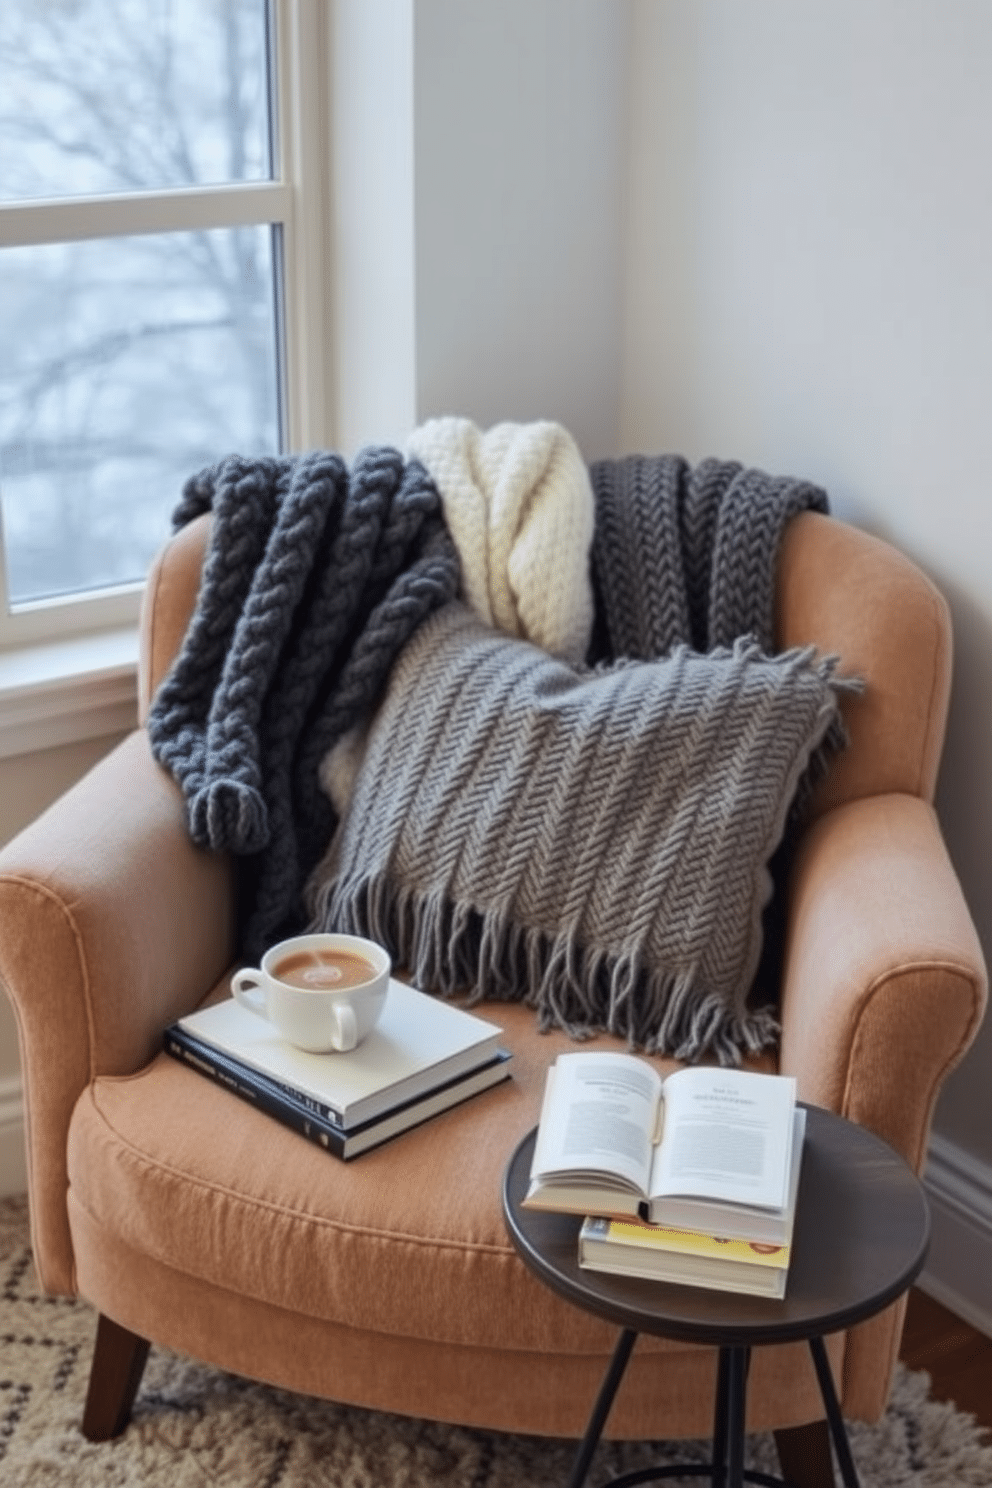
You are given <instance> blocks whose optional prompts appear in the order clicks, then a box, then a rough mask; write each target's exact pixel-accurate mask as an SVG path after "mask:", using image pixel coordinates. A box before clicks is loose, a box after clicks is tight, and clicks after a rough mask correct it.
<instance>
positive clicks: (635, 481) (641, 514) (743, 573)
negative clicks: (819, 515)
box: [590, 455, 827, 660]
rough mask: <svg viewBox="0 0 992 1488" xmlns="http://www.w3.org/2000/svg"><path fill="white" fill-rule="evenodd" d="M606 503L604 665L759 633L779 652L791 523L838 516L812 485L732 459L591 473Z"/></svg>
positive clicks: (597, 536) (651, 463)
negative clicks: (784, 546)
mask: <svg viewBox="0 0 992 1488" xmlns="http://www.w3.org/2000/svg"><path fill="white" fill-rule="evenodd" d="M590 476H591V478H592V485H593V493H594V496H595V502H596V527H595V533H594V536H593V546H592V571H593V584H594V589H595V595H596V621H597V626H596V635H595V637H594V652H593V659H595V660H601V659H603V658H604V657H620V656H635V657H640V658H642V659H645V660H646V659H648V658H651V657H655V656H664V655H665V653H666V652H667V651H670V650H671V648H672V647H673V646H675V645H677V644H678V643H680V642H685V643H686V644H687V645H689V646H692V648H693V649H694V650H696V651H710V650H712V649H713V647H714V646H732V645H733V643H734V641H735V640H736V639H737V638H738V636H742V635H751V636H754V637H755V639H756V640H757V642H758V644H759V645H760V646H761V649H762V650H763V651H771V650H772V649H773V646H774V630H773V622H774V603H775V565H776V560H777V557H778V548H779V542H780V539H781V536H782V533H783V531H784V530H785V526H786V523H787V522H788V521H789V520H790V518H792V517H793V516H795V515H797V513H799V512H801V511H819V512H826V511H827V496H826V492H825V491H823V490H821V489H820V487H819V486H814V485H810V483H809V482H808V481H803V480H795V479H793V478H792V477H788V476H772V475H766V474H765V472H764V471H761V470H748V469H746V468H745V467H744V466H742V465H739V464H737V463H736V462H735V461H730V460H703V461H702V462H701V463H700V464H699V465H696V466H692V465H690V464H689V463H688V461H686V460H684V459H683V458H682V456H681V455H651V456H646V455H630V456H628V457H626V458H625V459H622V460H600V461H598V462H597V463H596V464H594V465H592V466H591V467H590Z"/></svg>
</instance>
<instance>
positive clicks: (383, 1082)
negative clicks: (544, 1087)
mask: <svg viewBox="0 0 992 1488" xmlns="http://www.w3.org/2000/svg"><path fill="white" fill-rule="evenodd" d="M177 1026H178V1027H179V1028H181V1029H182V1030H183V1031H184V1033H185V1034H186V1035H187V1037H188V1038H193V1039H198V1040H200V1041H201V1042H202V1043H203V1044H205V1045H207V1046H209V1047H212V1048H215V1049H219V1050H220V1051H221V1052H222V1053H224V1054H226V1055H228V1057H229V1058H231V1059H234V1060H238V1061H240V1062H241V1063H242V1064H244V1065H247V1066H248V1067H249V1068H250V1069H255V1070H260V1071H261V1072H262V1073H263V1074H266V1075H268V1076H269V1077H270V1079H273V1080H276V1081H278V1082H279V1083H280V1084H283V1085H285V1086H288V1087H289V1088H290V1089H292V1090H294V1091H295V1092H296V1093H297V1094H298V1095H299V1096H301V1097H302V1098H303V1099H304V1100H305V1101H307V1102H312V1103H313V1109H314V1111H315V1112H316V1113H318V1114H321V1115H330V1116H331V1117H332V1118H333V1119H334V1120H335V1122H336V1123H337V1124H339V1125H340V1126H341V1127H342V1128H343V1129H344V1130H348V1128H350V1127H353V1126H358V1125H359V1124H360V1123H362V1122H365V1121H369V1120H371V1119H373V1118H374V1117H376V1116H381V1115H382V1114H383V1113H384V1112H386V1111H392V1110H393V1109H395V1107H397V1106H399V1105H401V1104H403V1103H404V1102H406V1101H410V1100H413V1099H414V1098H416V1097H417V1096H419V1095H424V1094H426V1093H427V1092H429V1091H431V1090H434V1089H436V1088H437V1087H438V1086H440V1085H443V1084H444V1083H445V1082H446V1081H449V1080H453V1079H455V1078H457V1076H459V1075H463V1074H466V1073H467V1072H468V1071H470V1070H474V1069H478V1068H479V1066H480V1065H483V1064H487V1063H489V1062H490V1061H491V1060H493V1059H494V1058H495V1057H496V1055H497V1052H498V1050H499V1046H500V1039H501V1037H502V1032H503V1030H502V1029H501V1028H499V1027H497V1026H496V1024H494V1023H490V1022H489V1021H488V1020H487V1019H485V1018H479V1017H476V1015H475V1014H474V1013H469V1012H466V1011H465V1010H464V1009H463V1008H460V1007H456V1006H455V1005H454V1004H453V1003H450V1002H445V1001H443V1000H442V999H441V998H439V997H429V996H428V995H427V994H426V993H425V992H420V991H418V990H417V988H415V987H410V986H408V985H407V984H406V983H405V982H400V981H396V980H395V978H391V979H390V983H389V991H388V993H387V995H386V1001H385V1004H384V1006H383V1009H382V1014H381V1016H380V1018H379V1022H378V1023H377V1024H376V1026H375V1028H374V1029H373V1030H372V1032H371V1033H370V1034H369V1035H368V1037H367V1038H365V1039H363V1040H362V1042H361V1043H360V1044H359V1045H358V1047H357V1048H355V1049H351V1050H349V1051H348V1052H347V1053H346V1054H340V1053H329V1054H308V1053H305V1052H304V1051H303V1050H302V1049H296V1048H294V1047H293V1045H292V1044H289V1043H287V1042H286V1041H285V1039H283V1038H281V1037H280V1036H279V1034H278V1033H276V1031H275V1029H274V1028H273V1027H272V1025H271V1024H270V1023H268V1022H267V1021H266V1020H265V1019H264V1018H260V1017H258V1016H256V1014H254V1013H251V1012H249V1011H248V1010H247V1009H246V1008H243V1007H241V1005H240V1004H239V1003H237V1002H235V1000H234V998H233V997H231V998H228V999H226V1000H225V1001H224V1002H218V1003H214V1004H213V1005H212V1006H210V1007H205V1008H200V1009H199V1010H198V1011H197V1012H195V1013H189V1014H187V1016H186V1017H184V1018H180V1019H179V1020H178V1025H177Z"/></svg>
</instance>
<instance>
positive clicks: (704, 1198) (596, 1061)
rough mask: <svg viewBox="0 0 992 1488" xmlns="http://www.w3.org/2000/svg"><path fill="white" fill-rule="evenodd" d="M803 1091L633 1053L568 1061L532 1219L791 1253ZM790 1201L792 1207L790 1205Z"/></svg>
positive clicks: (546, 1128)
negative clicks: (540, 1213) (555, 1218)
mask: <svg viewBox="0 0 992 1488" xmlns="http://www.w3.org/2000/svg"><path fill="white" fill-rule="evenodd" d="M802 1130H803V1125H802V1120H801V1116H800V1118H799V1119H797V1112H796V1086H795V1081H794V1080H793V1079H791V1078H790V1077H788V1076H784V1075H766V1074H757V1073H754V1072H752V1071H747V1070H736V1069H731V1070H728V1069H712V1068H708V1067H705V1068H704V1067H693V1068H689V1069H680V1070H676V1071H675V1072H674V1073H673V1074H670V1075H668V1076H667V1077H663V1076H662V1074H661V1072H660V1071H659V1070H658V1069H656V1068H655V1066H653V1065H652V1064H649V1063H648V1061H647V1060H645V1059H641V1058H639V1057H638V1056H637V1055H634V1054H614V1053H608V1052H604V1053H596V1052H595V1051H594V1050H589V1051H584V1052H582V1053H576V1054H562V1055H559V1057H558V1059H557V1061H556V1063H555V1064H554V1065H553V1066H552V1068H551V1069H550V1070H549V1071H548V1078H547V1086H546V1089H545V1095H544V1104H543V1106H542V1109H541V1122H540V1126H539V1128H538V1135H537V1144H536V1146H535V1150H534V1160H533V1163H532V1166H531V1174H530V1180H531V1181H530V1186H529V1188H528V1191H527V1195H526V1197H525V1199H524V1201H523V1202H524V1207H525V1208H533V1209H556V1210H562V1211H564V1212H566V1213H570V1214H583V1215H590V1214H592V1215H612V1216H625V1215H635V1216H636V1215H640V1217H641V1218H644V1219H647V1220H649V1221H650V1222H651V1223H653V1224H664V1225H670V1226H675V1227H678V1228H682V1229H690V1230H697V1231H701V1232H703V1233H705V1234H710V1235H720V1236H725V1237H731V1238H740V1239H744V1240H753V1241H767V1242H768V1243H770V1244H783V1243H788V1238H787V1237H788V1236H789V1234H790V1233H791V1229H792V1217H793V1216H792V1213H791V1212H790V1211H794V1208H795V1190H796V1187H797V1182H796V1179H797V1176H798V1172H797V1171H796V1172H794V1171H793V1166H794V1163H795V1164H798V1162H799V1157H800V1151H801V1145H802ZM790 1201H791V1202H790Z"/></svg>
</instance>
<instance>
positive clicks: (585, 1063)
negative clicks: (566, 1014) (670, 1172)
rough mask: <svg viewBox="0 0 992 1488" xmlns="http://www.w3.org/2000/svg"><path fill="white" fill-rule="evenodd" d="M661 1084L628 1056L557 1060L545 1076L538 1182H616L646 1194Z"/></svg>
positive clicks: (537, 1154)
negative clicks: (558, 1178)
mask: <svg viewBox="0 0 992 1488" xmlns="http://www.w3.org/2000/svg"><path fill="white" fill-rule="evenodd" d="M660 1098H661V1079H660V1077H659V1075H658V1073H657V1071H656V1070H654V1069H653V1068H652V1067H651V1065H649V1064H647V1063H646V1062H645V1061H644V1060H643V1059H638V1058H637V1057H636V1056H634V1055H630V1054H610V1053H603V1054H595V1053H592V1052H590V1053H581V1054H560V1055H559V1056H558V1060H557V1062H556V1063H555V1065H554V1066H553V1068H552V1069H551V1070H549V1071H548V1086H547V1089H546V1093H545V1099H544V1106H543V1109H542V1111H541V1124H540V1128H539V1130H538V1138H537V1146H536V1149H535V1153H534V1163H533V1166H532V1169H531V1173H532V1176H533V1177H547V1176H548V1175H549V1174H567V1175H568V1176H569V1177H571V1178H573V1179H580V1178H582V1177H585V1176H590V1177H593V1178H599V1179H600V1181H602V1180H603V1178H604V1177H609V1176H611V1175H612V1176H613V1177H615V1178H616V1179H619V1180H620V1181H621V1182H622V1183H623V1184H624V1185H625V1186H628V1187H632V1188H634V1189H636V1190H637V1191H638V1192H639V1193H644V1194H646V1192H647V1179H648V1174H649V1172H650V1168H651V1154H652V1144H653V1139H654V1135H655V1129H656V1126H657V1121H658V1107H659V1102H660Z"/></svg>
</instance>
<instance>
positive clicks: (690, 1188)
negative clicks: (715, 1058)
mask: <svg viewBox="0 0 992 1488" xmlns="http://www.w3.org/2000/svg"><path fill="white" fill-rule="evenodd" d="M663 1104H664V1125H663V1128H662V1139H661V1142H660V1144H659V1146H658V1147H657V1148H656V1150H655V1154H654V1163H653V1171H652V1175H651V1195H652V1197H662V1196H664V1195H685V1196H693V1197H698V1198H710V1199H720V1200H724V1201H729V1202H731V1203H739V1204H754V1205H758V1206H761V1207H763V1208H776V1209H777V1208H781V1207H782V1206H783V1205H784V1204H785V1202H786V1199H787V1197H788V1178H789V1166H790V1163H789V1159H790V1154H791V1151H792V1134H793V1110H794V1107H795V1081H794V1080H792V1079H790V1078H786V1077H784V1076H780V1075H764V1074H756V1073H753V1072H751V1071H746V1070H727V1069H720V1070H716V1069H709V1068H705V1069H703V1068H694V1069H683V1070H677V1071H676V1072H675V1074H674V1075H669V1077H668V1078H667V1079H666V1081H665V1083H664V1089H663Z"/></svg>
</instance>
